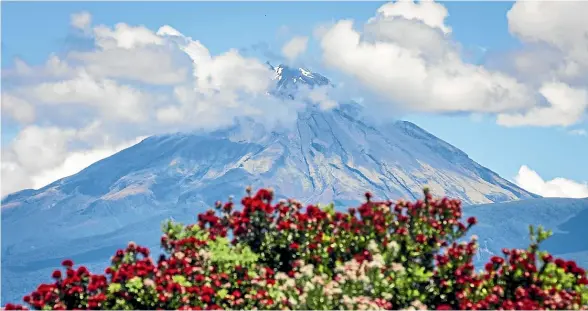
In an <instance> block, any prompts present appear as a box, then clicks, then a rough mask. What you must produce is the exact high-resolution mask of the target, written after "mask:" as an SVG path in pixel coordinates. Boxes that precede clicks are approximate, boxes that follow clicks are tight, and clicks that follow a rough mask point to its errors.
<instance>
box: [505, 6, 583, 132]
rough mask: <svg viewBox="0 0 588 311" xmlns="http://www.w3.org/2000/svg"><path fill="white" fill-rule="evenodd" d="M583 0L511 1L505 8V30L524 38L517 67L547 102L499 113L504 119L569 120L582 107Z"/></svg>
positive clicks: (545, 123)
mask: <svg viewBox="0 0 588 311" xmlns="http://www.w3.org/2000/svg"><path fill="white" fill-rule="evenodd" d="M586 10H588V3H586V2H566V1H562V2H549V1H546V2H543V1H538V2H535V1H517V2H516V3H515V4H514V5H513V7H512V8H511V9H510V10H509V11H508V13H507V18H508V26H509V31H510V32H511V33H512V34H513V35H514V36H516V37H518V38H519V39H520V40H521V41H522V42H523V43H525V44H526V46H527V47H526V49H525V50H524V51H522V52H521V53H518V54H515V56H514V59H513V63H514V67H515V69H516V70H517V73H518V74H519V75H521V76H522V77H524V78H526V79H528V80H530V81H531V82H533V83H536V84H538V85H539V89H538V91H539V93H541V95H542V96H544V97H545V98H546V99H547V101H548V105H547V107H545V106H543V107H541V106H539V107H533V108H531V109H529V110H528V111H525V112H523V113H518V114H515V115H503V116H499V118H498V121H499V123H500V124H504V125H538V126H552V125H562V126H569V125H572V124H575V123H578V122H581V121H583V119H584V117H585V115H586V111H587V109H588V97H587V93H588V78H587V77H588V21H587V20H586V19H585V18H584V14H583V12H586Z"/></svg>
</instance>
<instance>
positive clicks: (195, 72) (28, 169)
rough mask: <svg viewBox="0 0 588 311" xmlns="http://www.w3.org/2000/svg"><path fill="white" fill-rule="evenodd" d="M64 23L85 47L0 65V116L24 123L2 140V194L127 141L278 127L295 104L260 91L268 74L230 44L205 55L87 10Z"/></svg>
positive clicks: (65, 171) (172, 33) (192, 44)
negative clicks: (88, 46)
mask: <svg viewBox="0 0 588 311" xmlns="http://www.w3.org/2000/svg"><path fill="white" fill-rule="evenodd" d="M71 22H72V26H74V27H76V28H84V29H83V30H84V33H85V35H86V36H87V38H91V39H93V40H94V44H95V49H94V50H91V51H88V50H84V51H70V52H69V53H68V54H66V55H65V56H64V57H63V58H60V57H57V56H55V55H51V56H50V57H49V59H48V60H47V62H46V63H45V64H44V65H41V66H30V65H28V64H27V63H25V62H23V61H19V60H17V61H16V62H15V66H14V68H12V69H10V70H3V73H2V77H3V79H8V80H7V81H10V82H11V84H10V87H8V88H4V89H3V90H2V101H3V104H2V112H3V114H6V115H7V116H9V117H11V118H12V119H14V120H15V121H16V122H18V123H19V124H20V125H21V126H23V129H22V130H21V132H20V133H19V134H18V135H17V136H16V137H15V138H14V139H13V141H12V142H11V144H9V145H5V146H2V186H3V188H2V190H1V191H2V195H5V194H7V193H11V192H14V191H17V190H21V189H24V188H30V187H39V186H41V185H44V184H47V183H49V182H51V181H53V180H55V179H57V178H61V177H64V176H67V175H70V174H73V173H75V172H77V171H79V170H80V169H82V168H83V167H85V166H87V165H89V164H91V163H92V162H94V161H96V160H99V159H100V158H103V157H105V156H108V155H110V154H112V153H114V152H116V151H118V150H120V149H121V148H123V147H125V146H128V145H129V143H132V142H134V141H135V138H136V137H143V136H148V135H153V134H158V133H165V132H173V131H178V130H195V129H196V130H204V131H210V130H215V129H219V128H222V127H226V126H230V125H232V124H234V122H235V120H236V119H239V118H243V117H247V118H250V119H252V120H255V121H261V122H263V123H264V125H265V126H267V127H273V126H284V125H287V124H291V123H292V121H293V120H295V118H296V111H297V110H298V109H301V107H302V105H301V103H300V102H295V101H282V100H279V99H277V98H276V97H274V96H271V95H269V90H270V88H271V87H272V86H273V84H272V83H273V82H272V81H271V79H272V78H273V74H274V73H273V71H272V70H271V69H270V68H269V67H268V66H266V65H265V64H263V63H262V62H260V61H259V60H257V59H253V58H247V57H243V56H242V55H240V54H239V53H238V52H237V50H229V51H227V52H225V53H222V54H220V55H211V53H210V52H209V50H208V49H207V48H206V47H205V46H204V45H202V44H201V43H200V42H199V41H197V40H193V39H191V38H189V37H186V36H184V35H182V34H181V33H180V32H179V31H177V30H175V29H173V28H172V27H170V26H167V25H166V26H163V27H161V28H160V29H159V31H158V32H157V33H156V32H153V31H151V30H150V29H148V28H146V27H144V26H132V25H127V24H124V23H119V24H116V25H115V26H114V27H109V26H105V25H98V26H95V27H92V26H91V16H90V15H89V14H86V13H81V14H77V15H73V16H72V21H71ZM12 82H14V83H12ZM39 155H42V156H39Z"/></svg>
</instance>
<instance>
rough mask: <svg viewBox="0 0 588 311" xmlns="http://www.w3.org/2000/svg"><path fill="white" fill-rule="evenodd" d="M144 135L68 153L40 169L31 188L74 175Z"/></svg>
mask: <svg viewBox="0 0 588 311" xmlns="http://www.w3.org/2000/svg"><path fill="white" fill-rule="evenodd" d="M144 138H145V137H138V138H136V139H134V140H131V141H129V142H124V143H122V144H119V145H117V146H104V147H101V148H95V149H90V150H83V151H76V152H71V153H68V154H67V156H66V158H65V159H64V160H63V162H62V163H61V164H60V165H59V166H57V167H55V168H51V169H49V170H45V171H42V172H40V173H38V174H36V175H35V176H33V177H32V181H33V188H34V189H39V188H42V187H44V186H46V185H48V184H50V183H52V182H54V181H55V180H58V179H61V178H64V177H67V176H71V175H74V174H76V173H78V172H80V171H81V170H83V169H85V168H86V167H88V166H90V165H91V164H93V163H96V162H98V161H100V160H102V159H104V158H107V157H109V156H111V155H113V154H115V153H117V152H119V151H121V150H123V149H126V148H129V147H131V146H133V145H136V144H138V143H139V142H141V140H143V139H144Z"/></svg>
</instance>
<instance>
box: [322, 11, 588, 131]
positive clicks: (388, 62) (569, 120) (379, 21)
mask: <svg viewBox="0 0 588 311" xmlns="http://www.w3.org/2000/svg"><path fill="white" fill-rule="evenodd" d="M560 3H561V5H560ZM586 9H588V6H587V5H586V3H579V2H577V3H573V4H572V3H563V2H529V1H519V2H517V3H516V4H515V5H514V6H513V8H512V9H511V10H510V11H509V13H508V22H509V29H510V31H511V33H513V34H514V35H515V36H518V37H519V38H520V39H521V40H522V41H523V43H525V44H526V46H525V50H524V52H523V50H522V52H521V53H514V54H513V55H511V56H512V57H513V62H514V63H516V64H517V65H516V67H517V68H516V69H517V70H518V71H523V70H535V71H537V70H540V69H537V65H535V63H536V62H535V61H531V62H529V61H528V59H529V58H527V57H525V55H526V54H529V53H530V51H533V53H531V54H533V57H534V58H532V59H541V58H547V57H545V55H551V56H553V55H558V56H560V57H555V58H553V59H556V60H558V59H559V60H561V62H560V63H561V64H559V66H556V67H555V69H552V68H545V69H544V70H540V71H541V73H542V74H543V75H541V74H538V73H534V74H528V75H525V74H521V73H515V74H513V73H512V72H503V71H497V70H490V69H489V68H488V67H485V66H481V65H480V66H478V65H473V64H470V63H468V62H466V61H464V60H463V59H462V55H461V47H460V46H459V44H458V43H456V42H455V41H453V40H452V38H451V33H452V30H451V27H450V26H449V25H447V24H446V18H447V16H448V12H447V9H446V8H445V7H444V6H443V5H442V4H440V3H436V2H434V1H419V2H418V3H417V2H414V1H411V0H406V1H396V2H391V3H387V4H384V5H383V6H381V7H380V8H379V9H378V10H377V12H376V15H375V17H373V18H371V19H369V20H368V22H367V23H366V24H365V25H363V27H358V28H360V29H359V30H358V29H356V28H355V27H357V25H354V23H353V21H351V20H340V21H337V22H336V23H334V24H333V25H331V26H324V25H323V26H321V27H320V29H317V30H316V31H315V34H316V35H317V36H318V37H319V40H320V46H321V49H322V58H323V60H324V63H325V64H327V65H328V66H329V67H331V68H334V69H338V70H339V71H342V72H344V73H346V74H347V75H348V76H351V77H354V78H356V79H357V80H358V81H360V82H361V83H362V84H363V85H364V86H365V87H366V88H367V89H370V90H371V91H372V92H373V93H374V94H377V95H378V96H380V97H381V98H382V99H384V100H386V101H387V106H390V105H394V106H396V107H400V108H402V109H404V110H409V111H417V112H434V113H453V112H467V113H483V114H491V115H496V116H497V122H498V123H499V124H501V125H505V126H527V125H531V126H569V125H572V124H576V123H578V122H581V121H582V120H583V118H584V115H585V111H586V108H587V104H586V96H585V94H586V90H587V87H586V84H585V83H584V84H578V81H579V80H578V79H572V78H580V77H584V78H585V77H586V76H588V67H584V65H583V64H585V63H586V62H585V61H586V60H587V59H588V58H586V55H588V49H587V48H586V47H588V43H587V42H588V41H586V40H588V35H587V31H586V29H588V26H587V25H586V20H585V19H584V18H583V17H582V16H583V15H582V14H581V13H579V12H584V11H586ZM565 12H568V13H570V14H571V15H573V16H572V18H571V19H569V20H568V19H567V15H566V14H564V13H565ZM545 14H548V15H549V16H551V15H553V16H552V17H553V18H550V19H549V21H548V22H545ZM537 25H538V26H537ZM560 34H561V35H560ZM539 43H540V44H539ZM530 44H534V45H533V49H530V48H528V46H530ZM554 51H555V52H554ZM558 51H559V52H558ZM538 53H542V54H541V56H539V54H538ZM554 53H556V54H554ZM558 53H559V54H558ZM509 57H510V56H509ZM514 58H516V60H515V59H514ZM547 59H549V58H547ZM551 62H553V61H551ZM539 63H540V65H539V66H543V65H544V64H551V63H550V62H549V61H543V62H539ZM552 65H553V64H551V65H550V66H551V67H553V66H552ZM545 66H547V65H545ZM545 73H547V74H545ZM586 81H588V79H586ZM378 108H379V109H385V108H387V107H378ZM548 116H550V117H548Z"/></svg>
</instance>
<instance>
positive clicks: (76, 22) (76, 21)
mask: <svg viewBox="0 0 588 311" xmlns="http://www.w3.org/2000/svg"><path fill="white" fill-rule="evenodd" d="M70 23H71V25H72V26H73V27H75V28H78V29H81V30H87V29H88V28H89V27H90V24H92V15H90V13H88V12H85V11H84V12H79V13H74V14H72V15H71V20H70Z"/></svg>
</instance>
